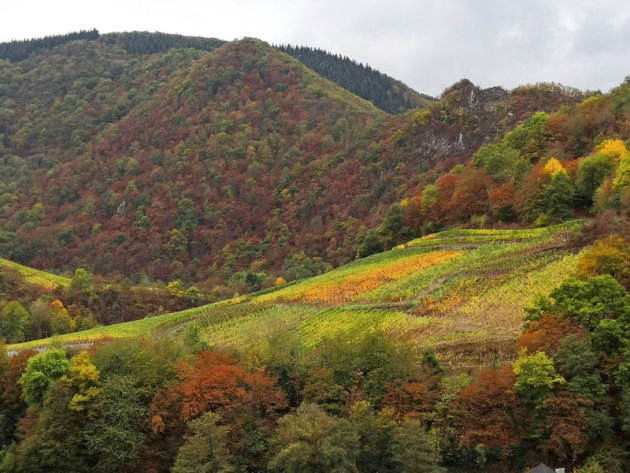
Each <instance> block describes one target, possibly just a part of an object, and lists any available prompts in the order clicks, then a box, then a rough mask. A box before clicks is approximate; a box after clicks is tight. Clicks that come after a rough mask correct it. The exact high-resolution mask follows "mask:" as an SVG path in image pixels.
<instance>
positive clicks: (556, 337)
mask: <svg viewBox="0 0 630 473" xmlns="http://www.w3.org/2000/svg"><path fill="white" fill-rule="evenodd" d="M568 335H576V336H577V337H580V338H584V337H585V336H586V332H585V331H584V328H583V327H582V326H581V325H580V324H579V323H577V322H576V321H575V320H574V319H572V318H570V317H565V316H561V315H544V316H543V317H542V318H541V319H540V320H537V321H534V322H530V324H529V326H528V327H527V329H526V330H525V332H523V334H522V335H521V336H520V337H519V339H518V342H517V347H518V350H521V349H523V348H525V349H527V351H528V353H535V352H537V351H544V352H545V353H547V354H548V355H551V354H552V353H553V352H555V351H556V350H557V349H558V348H560V341H561V340H562V339H563V338H565V337H567V336H568Z"/></svg>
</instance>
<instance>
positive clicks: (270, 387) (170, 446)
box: [149, 351, 286, 469]
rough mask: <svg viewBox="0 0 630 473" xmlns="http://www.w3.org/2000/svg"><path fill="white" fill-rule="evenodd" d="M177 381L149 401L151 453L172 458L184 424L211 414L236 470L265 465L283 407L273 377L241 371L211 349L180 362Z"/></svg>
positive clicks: (235, 363) (283, 402) (227, 358)
mask: <svg viewBox="0 0 630 473" xmlns="http://www.w3.org/2000/svg"><path fill="white" fill-rule="evenodd" d="M178 378H179V382H178V383H176V384H173V385H171V386H169V387H167V388H164V389H162V390H161V391H159V392H158V393H157V394H156V395H155V396H154V398H153V402H152V404H151V408H150V410H149V418H150V421H151V425H152V429H153V433H154V435H153V437H152V442H153V444H154V445H153V446H152V451H153V452H155V453H156V454H158V452H159V455H160V456H165V455H166V456H170V457H171V458H173V457H174V456H175V453H176V450H177V448H179V446H180V444H181V439H182V436H183V433H184V431H185V426H186V424H187V423H188V422H189V421H191V420H194V419H196V418H198V417H199V416H201V415H202V414H204V413H205V412H208V411H212V412H215V413H216V414H217V415H220V416H221V418H222V419H223V423H224V425H225V426H226V427H228V428H229V430H230V435H229V437H228V446H229V448H230V450H231V451H232V452H233V453H234V454H235V456H236V457H238V459H239V464H238V465H236V466H237V467H239V468H243V469H245V468H256V465H260V464H261V462H264V459H265V458H266V455H267V454H268V447H267V441H268V438H267V437H268V435H269V433H270V432H271V431H272V430H273V428H274V426H275V420H276V419H277V418H278V417H279V416H280V415H281V413H282V411H283V410H284V409H285V407H286V400H285V398H284V396H283V395H282V392H281V391H280V390H279V389H278V388H277V387H276V386H275V383H274V380H273V379H272V378H270V377H269V376H267V375H265V374H264V373H261V372H255V373H249V372H246V371H244V370H243V369H242V368H241V367H240V366H238V364H237V362H236V360H235V359H234V358H232V357H231V356H227V355H222V354H219V353H216V352H210V351H202V352H201V353H200V354H199V355H198V356H197V358H196V360H195V363H194V364H193V365H188V364H182V365H181V367H180V369H179V374H178ZM259 442H262V444H260V443H259ZM253 443H256V445H254V444H253ZM166 463H168V460H166Z"/></svg>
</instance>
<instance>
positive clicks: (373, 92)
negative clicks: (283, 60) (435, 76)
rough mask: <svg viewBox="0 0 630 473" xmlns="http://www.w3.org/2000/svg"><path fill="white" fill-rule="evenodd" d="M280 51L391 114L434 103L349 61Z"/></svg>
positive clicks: (294, 49)
mask: <svg viewBox="0 0 630 473" xmlns="http://www.w3.org/2000/svg"><path fill="white" fill-rule="evenodd" d="M277 48H278V49H279V50H280V51H282V52H283V53H287V54H289V55H291V56H293V57H294V58H296V59H299V60H300V61H301V62H302V63H304V64H305V65H306V66H308V67H310V68H311V69H313V70H314V71H315V72H317V73H318V74H319V75H320V76H322V77H325V78H326V79H328V80H331V81H333V82H334V83H335V84H337V85H339V86H341V87H343V88H344V89H347V90H349V91H350V92H352V93H353V94H356V95H358V96H359V97H362V98H364V99H366V100H369V101H371V102H372V103H373V104H374V105H376V106H377V107H378V108H380V109H381V110H385V111H386V112H388V113H402V112H406V111H408V110H411V109H413V108H422V107H424V106H426V105H427V103H429V102H430V101H431V100H433V99H432V98H431V97H429V96H428V95H423V94H420V93H418V92H416V91H415V90H413V89H410V88H409V87H407V86H406V85H405V84H403V83H402V82H399V81H397V80H395V79H392V78H391V77H388V76H386V75H385V74H382V73H381V72H379V71H377V70H374V69H372V68H371V67H370V66H366V65H363V64H358V63H357V62H356V61H353V60H352V59H350V58H348V57H342V56H339V55H337V54H330V53H328V52H327V51H323V50H321V49H316V48H309V47H308V46H291V45H282V46H277Z"/></svg>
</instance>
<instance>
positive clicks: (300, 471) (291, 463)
mask: <svg viewBox="0 0 630 473" xmlns="http://www.w3.org/2000/svg"><path fill="white" fill-rule="evenodd" d="M276 439H277V445H278V452H277V453H276V455H275V456H274V457H273V458H272V460H271V461H270V463H269V467H270V469H271V470H272V471H278V472H283V473H358V470H357V467H356V460H357V456H358V452H359V445H360V444H359V435H358V434H357V432H356V431H355V429H354V428H353V426H352V424H351V423H350V422H349V421H348V420H346V419H337V418H334V417H330V416H329V415H328V414H326V412H324V410H323V409H322V408H321V407H319V406H317V405H315V404H302V405H301V406H300V407H299V408H298V410H297V412H296V413H295V414H289V415H286V416H284V417H283V418H282V419H280V420H279V421H278V429H277V430H276Z"/></svg>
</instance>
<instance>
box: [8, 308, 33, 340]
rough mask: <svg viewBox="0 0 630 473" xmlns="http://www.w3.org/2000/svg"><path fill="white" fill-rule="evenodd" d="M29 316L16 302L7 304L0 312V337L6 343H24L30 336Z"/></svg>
mask: <svg viewBox="0 0 630 473" xmlns="http://www.w3.org/2000/svg"><path fill="white" fill-rule="evenodd" d="M30 323H31V315H30V314H29V313H28V311H27V310H26V309H25V308H24V307H22V306H21V305H20V304H19V303H18V302H15V301H13V302H9V303H8V304H7V305H5V306H4V308H3V309H2V312H0V337H2V338H4V339H5V341H7V342H8V343H19V342H24V341H26V340H27V339H28V337H29V335H30V333H29V332H30V330H29V328H30Z"/></svg>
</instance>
